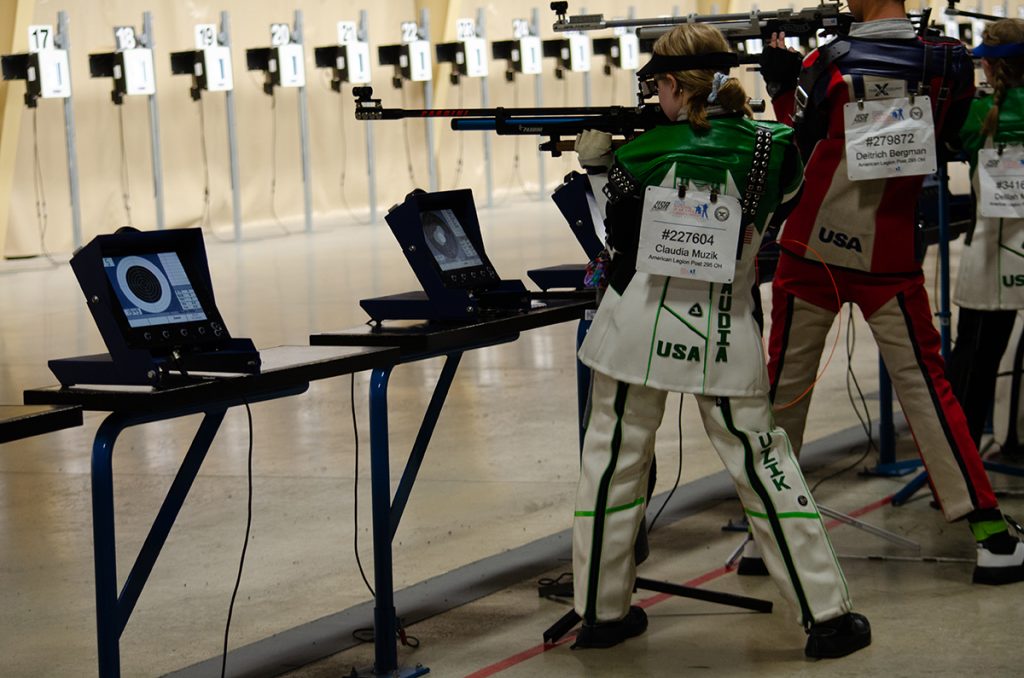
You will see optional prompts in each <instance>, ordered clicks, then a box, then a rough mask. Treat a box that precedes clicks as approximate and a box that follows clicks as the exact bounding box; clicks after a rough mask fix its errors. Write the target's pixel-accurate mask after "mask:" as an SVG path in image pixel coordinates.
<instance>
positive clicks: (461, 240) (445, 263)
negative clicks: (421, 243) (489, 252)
mask: <svg viewBox="0 0 1024 678" xmlns="http://www.w3.org/2000/svg"><path fill="white" fill-rule="evenodd" d="M420 220H421V222H422V223H423V237H424V238H425V239H426V241H427V247H429V248H430V253H431V254H432V255H434V260H435V261H436V262H437V265H438V266H440V267H441V270H442V271H454V270H458V269H463V268H473V267H475V266H483V265H484V262H483V260H482V259H481V258H480V255H479V254H478V253H477V251H476V248H475V247H473V243H472V242H471V241H470V239H469V237H467V236H466V232H465V231H464V230H463V229H462V224H460V223H459V220H458V218H457V217H456V216H455V213H454V212H452V211H451V210H449V209H444V210H433V211H428V212H423V213H422V214H421V215H420Z"/></svg>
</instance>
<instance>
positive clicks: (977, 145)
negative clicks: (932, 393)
mask: <svg viewBox="0 0 1024 678" xmlns="http://www.w3.org/2000/svg"><path fill="white" fill-rule="evenodd" d="M991 108H992V96H991V95H989V96H986V97H983V98H981V99H975V100H974V102H973V103H972V104H971V110H970V114H969V115H968V116H967V122H966V123H964V127H963V129H962V130H961V131H960V138H961V140H962V141H963V144H964V150H965V151H967V153H968V156H969V158H970V161H971V186H972V188H973V190H974V194H975V196H976V197H977V196H980V194H981V190H980V188H979V180H978V151H979V150H980V149H982V148H996V147H997V146H999V145H1000V144H1006V145H1007V146H1020V145H1024V87H1015V88H1013V89H1011V90H1010V91H1009V92H1007V96H1006V101H1005V102H1004V103H1003V105H1002V106H1000V107H999V126H998V127H997V128H996V134H995V137H994V138H993V137H985V136H982V134H981V125H982V123H983V122H984V120H985V118H986V116H987V115H988V112H989V110H991ZM976 212H977V213H976V221H975V223H974V229H973V231H972V233H971V235H970V236H968V238H967V239H966V241H965V243H964V250H963V254H962V255H961V256H960V274H959V276H958V277H957V284H956V292H955V294H954V295H953V300H954V301H955V302H956V303H957V304H958V305H959V306H964V307H966V308H973V309H978V310H1013V309H1021V308H1024V219H999V218H995V217H983V216H981V213H980V211H976Z"/></svg>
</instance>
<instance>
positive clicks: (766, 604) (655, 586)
mask: <svg viewBox="0 0 1024 678" xmlns="http://www.w3.org/2000/svg"><path fill="white" fill-rule="evenodd" d="M646 524H647V521H646V519H645V520H644V522H643V523H642V524H641V526H640V533H639V535H638V536H637V543H636V546H635V550H636V554H637V558H636V561H637V563H641V562H643V561H644V560H645V559H646V558H647V554H648V552H649V547H648V544H647V530H646ZM633 590H634V591H637V590H642V591H654V592H656V593H667V594H669V595H672V596H679V597H680V598H692V599H694V600H703V601H705V602H708V603H715V604H717V605H729V606H731V607H738V608H741V609H744V610H753V611H754V612H766V613H770V612H771V611H772V601H770V600H761V599H760V598H750V597H748V596H740V595H736V594H734V593H723V592H721V591H708V590H706V589H701V588H697V587H695V586H684V585H682V584H671V583H669V582H663V581H658V580H656V579H647V578H645V577H637V578H636V581H635V582H634V584H633ZM537 593H538V595H540V596H542V597H545V598H550V597H558V598H571V597H572V595H573V591H572V582H571V581H569V582H565V581H561V577H559V579H557V580H555V581H552V582H547V583H543V584H541V585H540V586H538V587H537ZM580 621H581V618H580V616H579V615H578V614H577V613H576V610H569V611H568V612H566V613H565V614H564V615H562V617H561V618H560V619H559V620H558V621H556V622H555V623H554V624H552V625H551V626H550V627H548V629H547V630H546V631H544V643H545V644H553V643H556V642H558V641H559V640H560V639H561V638H562V637H563V636H565V634H567V633H569V631H571V630H572V629H573V627H575V626H576V625H577V624H579V623H580Z"/></svg>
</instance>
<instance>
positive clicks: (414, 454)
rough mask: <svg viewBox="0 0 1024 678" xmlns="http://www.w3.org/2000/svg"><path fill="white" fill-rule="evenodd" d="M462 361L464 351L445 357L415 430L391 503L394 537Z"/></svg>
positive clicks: (391, 521)
mask: <svg viewBox="0 0 1024 678" xmlns="http://www.w3.org/2000/svg"><path fill="white" fill-rule="evenodd" d="M461 361H462V351H458V352H456V353H449V354H448V355H447V357H446V358H445V361H444V367H443V368H441V374H440V376H439V377H438V378H437V384H435V385H434V393H433V394H432V395H431V396H430V403H429V404H428V405H427V411H426V413H425V414H424V415H423V421H422V423H421V424H420V430H419V432H418V433H417V434H416V442H414V443H413V446H412V451H411V452H410V453H409V461H407V462H406V463H405V471H404V472H403V473H402V480H401V481H400V482H399V483H398V489H397V490H395V499H394V501H393V502H392V503H391V509H390V513H391V515H390V524H391V528H390V533H389V534H390V535H391V539H394V538H395V533H396V532H397V531H398V524H399V523H400V522H401V521H402V514H403V513H404V512H405V505H406V503H407V502H408V501H409V495H410V494H411V493H412V486H413V485H414V484H415V483H416V475H417V474H418V473H419V471H420V466H422V464H423V457H424V455H426V453H427V446H428V445H430V439H431V438H432V437H433V435H434V427H435V426H436V425H437V420H438V419H439V418H440V416H441V409H442V408H443V407H444V402H445V400H447V398H448V390H449V389H450V388H451V385H452V381H453V380H454V379H455V372H456V371H457V370H458V369H459V363H460V362H461Z"/></svg>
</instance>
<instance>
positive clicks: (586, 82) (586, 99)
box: [580, 7, 594, 106]
mask: <svg viewBox="0 0 1024 678" xmlns="http://www.w3.org/2000/svg"><path fill="white" fill-rule="evenodd" d="M586 13H587V8H586V7H580V14H586ZM590 56H591V59H590V60H591V63H593V60H594V59H593V56H594V55H593V53H591V55H590ZM583 105H584V106H590V71H585V72H584V73H583Z"/></svg>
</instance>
